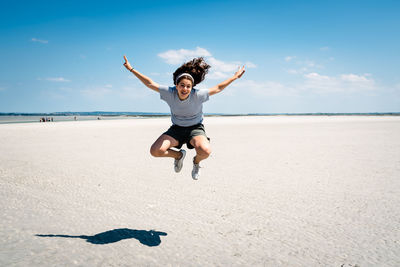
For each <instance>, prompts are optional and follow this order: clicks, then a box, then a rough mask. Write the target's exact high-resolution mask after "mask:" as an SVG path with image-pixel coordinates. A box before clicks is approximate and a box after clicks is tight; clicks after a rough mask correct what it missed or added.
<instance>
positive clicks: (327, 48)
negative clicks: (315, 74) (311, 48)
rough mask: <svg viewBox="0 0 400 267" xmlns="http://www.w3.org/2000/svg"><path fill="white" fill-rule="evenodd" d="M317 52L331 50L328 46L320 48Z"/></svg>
mask: <svg viewBox="0 0 400 267" xmlns="http://www.w3.org/2000/svg"><path fill="white" fill-rule="evenodd" d="M319 50H321V51H329V50H331V48H330V47H329V46H324V47H321V48H320V49H319Z"/></svg>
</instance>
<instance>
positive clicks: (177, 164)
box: [174, 149, 186, 172]
mask: <svg viewBox="0 0 400 267" xmlns="http://www.w3.org/2000/svg"><path fill="white" fill-rule="evenodd" d="M179 152H181V153H182V156H181V158H180V159H175V162H174V169H175V172H180V171H181V170H182V167H183V160H184V159H185V156H186V151H185V150H183V149H181V150H179Z"/></svg>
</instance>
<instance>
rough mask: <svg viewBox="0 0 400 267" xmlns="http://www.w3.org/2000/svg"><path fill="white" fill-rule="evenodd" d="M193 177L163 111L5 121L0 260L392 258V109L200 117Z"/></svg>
mask: <svg viewBox="0 0 400 267" xmlns="http://www.w3.org/2000/svg"><path fill="white" fill-rule="evenodd" d="M204 124H205V126H206V130H207V133H208V135H209V136H210V137H211V144H212V148H213V152H212V155H211V156H210V158H209V159H207V160H206V161H204V162H202V164H201V165H202V167H203V168H202V173H201V177H200V179H199V180H198V181H194V180H192V178H191V169H192V164H191V159H192V157H193V156H194V151H192V150H190V151H189V152H188V155H187V157H186V159H185V163H184V166H183V169H182V172H181V173H179V174H176V173H175V172H174V170H173V160H172V159H160V158H153V157H151V155H150V153H149V149H150V145H151V144H152V143H153V142H154V140H155V139H156V138H157V137H158V136H159V135H160V134H161V133H162V132H164V131H165V130H166V129H167V128H168V127H169V125H170V119H169V118H152V119H127V120H110V121H76V122H75V121H70V122H54V123H24V124H1V125H0V198H1V200H0V203H1V204H0V209H1V211H0V216H1V228H0V240H1V241H0V242H1V246H0V266H75V265H76V266H400V209H399V207H400V179H399V178H400V138H399V137H400V117H391V116H387V117H374V116H330V117H329V116H305V117H302V116H293V117H291V116H271V117H207V118H205V121H204Z"/></svg>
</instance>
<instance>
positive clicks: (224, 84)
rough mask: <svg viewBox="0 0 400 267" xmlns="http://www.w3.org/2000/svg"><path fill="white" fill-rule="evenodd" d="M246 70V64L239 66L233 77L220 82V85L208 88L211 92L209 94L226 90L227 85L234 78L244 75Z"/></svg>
mask: <svg viewBox="0 0 400 267" xmlns="http://www.w3.org/2000/svg"><path fill="white" fill-rule="evenodd" d="M245 71H246V70H245V69H244V66H243V67H241V68H240V67H239V69H238V71H236V73H235V74H234V75H233V76H232V77H231V78H229V79H227V80H225V81H223V82H222V83H220V84H218V85H216V86H214V87H211V88H210V89H208V94H209V95H215V94H218V93H219V92H221V91H222V90H224V89H225V87H227V86H228V85H230V84H231V83H232V82H233V81H234V80H236V79H239V78H240V77H242V75H243V73H244V72H245Z"/></svg>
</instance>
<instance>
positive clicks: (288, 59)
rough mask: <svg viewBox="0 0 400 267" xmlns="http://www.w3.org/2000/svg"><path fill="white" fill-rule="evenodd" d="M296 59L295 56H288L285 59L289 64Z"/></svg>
mask: <svg viewBox="0 0 400 267" xmlns="http://www.w3.org/2000/svg"><path fill="white" fill-rule="evenodd" d="M295 58H296V57H293V56H287V57H285V61H286V62H289V61H292V59H295Z"/></svg>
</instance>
